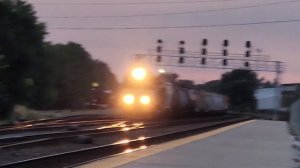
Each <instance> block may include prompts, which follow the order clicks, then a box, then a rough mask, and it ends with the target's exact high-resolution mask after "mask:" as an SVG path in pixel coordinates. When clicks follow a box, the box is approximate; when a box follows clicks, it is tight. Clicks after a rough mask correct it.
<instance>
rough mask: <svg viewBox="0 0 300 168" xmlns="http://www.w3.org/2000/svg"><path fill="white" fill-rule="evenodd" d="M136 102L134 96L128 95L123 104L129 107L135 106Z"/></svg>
mask: <svg viewBox="0 0 300 168" xmlns="http://www.w3.org/2000/svg"><path fill="white" fill-rule="evenodd" d="M134 100H135V97H134V95H132V94H127V95H125V96H124V97H123V102H124V103H126V104H128V105H130V104H133V103H134Z"/></svg>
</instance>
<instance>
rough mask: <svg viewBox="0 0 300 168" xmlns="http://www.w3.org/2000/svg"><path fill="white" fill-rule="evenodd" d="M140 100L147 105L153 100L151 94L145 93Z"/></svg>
mask: <svg viewBox="0 0 300 168" xmlns="http://www.w3.org/2000/svg"><path fill="white" fill-rule="evenodd" d="M140 102H141V103H142V104H143V105H147V104H149V103H150V102H151V99H150V97H149V96H147V95H144V96H141V97H140Z"/></svg>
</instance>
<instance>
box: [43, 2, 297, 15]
mask: <svg viewBox="0 0 300 168" xmlns="http://www.w3.org/2000/svg"><path fill="white" fill-rule="evenodd" d="M295 2H300V0H291V1H284V2H273V3H264V4H258V5H248V6H241V7H231V8H219V9H209V10H201V11H188V12H170V13H152V14H133V15H102V16H101V15H100V16H44V17H43V18H56V19H83V18H95V19H96V18H124V17H147V16H167V15H183V14H197V13H208V12H220V11H230V10H239V9H249V8H257V7H264V6H273V5H280V4H287V3H295Z"/></svg>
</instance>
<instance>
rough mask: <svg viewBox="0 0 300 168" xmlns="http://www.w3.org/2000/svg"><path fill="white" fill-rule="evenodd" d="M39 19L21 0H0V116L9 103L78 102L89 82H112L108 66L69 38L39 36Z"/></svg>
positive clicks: (60, 105) (62, 105) (50, 105)
mask: <svg viewBox="0 0 300 168" xmlns="http://www.w3.org/2000/svg"><path fill="white" fill-rule="evenodd" d="M45 34H46V31H45V25H44V24H43V23H40V22H38V20H37V17H36V16H35V11H34V10H33V7H32V6H31V5H30V4H28V3H27V2H24V1H22V0H2V1H0V117H1V118H3V117H8V116H9V112H10V111H12V108H13V106H14V105H15V104H21V105H25V106H27V107H30V108H35V109H54V108H55V109H70V108H72V109H74V108H82V107H83V106H84V104H85V103H86V101H88V98H89V96H90V90H91V87H92V86H91V85H92V83H95V82H96V83H99V89H100V90H104V89H113V88H114V87H116V85H117V81H116V79H115V76H114V75H113V74H112V73H111V71H110V69H109V67H108V66H107V65H106V64H105V63H103V62H101V61H98V60H93V59H92V58H91V56H90V54H89V53H88V52H87V51H86V50H85V49H84V48H83V47H82V46H81V45H80V44H77V43H74V42H69V43H68V44H51V43H45V42H44V36H45Z"/></svg>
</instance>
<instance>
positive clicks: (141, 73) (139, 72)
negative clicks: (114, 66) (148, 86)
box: [131, 67, 146, 81]
mask: <svg viewBox="0 0 300 168" xmlns="http://www.w3.org/2000/svg"><path fill="white" fill-rule="evenodd" d="M131 75H132V77H133V78H134V79H135V80H139V81H140V80H143V79H145V78H146V70H145V69H144V68H141V67H138V68H135V69H133V70H132V72H131Z"/></svg>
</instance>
